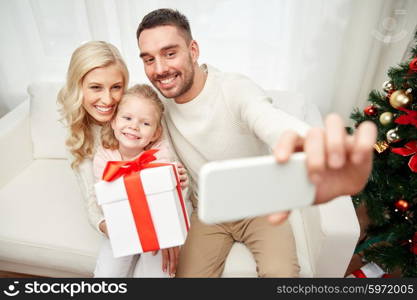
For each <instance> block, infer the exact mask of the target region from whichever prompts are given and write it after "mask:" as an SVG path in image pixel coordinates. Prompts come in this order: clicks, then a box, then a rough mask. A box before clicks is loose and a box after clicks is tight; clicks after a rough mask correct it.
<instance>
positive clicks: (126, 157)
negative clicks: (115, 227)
mask: <svg viewBox="0 0 417 300" xmlns="http://www.w3.org/2000/svg"><path fill="white" fill-rule="evenodd" d="M163 111H164V106H163V104H162V102H161V100H160V99H159V97H158V95H157V93H156V92H155V91H154V90H153V89H152V88H151V87H150V86H149V85H145V84H137V85H135V86H133V87H131V88H130V89H128V90H127V91H126V93H125V94H124V95H123V97H122V99H121V101H120V102H119V104H118V106H117V109H116V114H115V116H114V118H113V120H112V121H111V122H110V124H108V125H106V126H105V127H103V129H102V145H101V146H100V147H98V149H97V152H96V154H95V156H94V161H93V168H94V175H95V177H96V180H97V181H98V180H100V179H101V178H102V175H103V171H104V169H105V167H106V164H107V162H108V161H122V160H123V161H131V160H134V159H136V158H138V157H139V156H140V155H141V154H142V153H143V152H144V151H146V150H149V149H151V148H153V149H158V150H159V151H158V152H156V154H155V156H156V158H157V162H172V161H174V155H173V153H172V152H171V150H170V146H169V143H168V141H167V140H166V138H164V137H163V135H162V123H161V120H162V115H163ZM104 222H105V221H104ZM166 251H169V250H165V249H164V250H162V254H163V255H165V254H166V253H165V252H166ZM170 251H174V255H175V256H177V255H178V247H175V248H173V249H172V250H170ZM156 254H157V253H156V252H155V253H153V255H154V256H155V255H156ZM137 257H138V255H133V256H126V257H121V258H114V257H113V254H112V251H111V249H110V243H109V241H108V240H107V242H106V243H104V244H103V246H102V248H101V250H100V255H99V257H98V260H97V265H96V273H98V274H100V273H102V272H101V271H100V268H109V267H110V268H112V269H113V270H114V271H115V272H117V273H120V272H123V270H124V272H128V271H129V269H130V265H131V262H132V261H136V259H137ZM140 260H141V261H140V264H141V265H142V269H143V270H142V274H143V275H144V276H146V277H166V276H167V272H166V271H167V266H166V265H163V266H162V270H161V263H160V262H161V258H160V257H159V258H158V257H152V255H150V254H149V253H144V254H142V255H141V258H140ZM161 271H163V272H161ZM169 273H170V274H169V275H170V276H173V275H174V274H173V273H172V272H171V270H170V272H169Z"/></svg>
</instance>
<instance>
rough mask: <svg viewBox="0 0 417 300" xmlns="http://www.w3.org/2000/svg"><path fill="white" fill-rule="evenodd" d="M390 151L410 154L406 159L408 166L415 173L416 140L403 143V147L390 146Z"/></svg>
mask: <svg viewBox="0 0 417 300" xmlns="http://www.w3.org/2000/svg"><path fill="white" fill-rule="evenodd" d="M391 152H393V153H396V154H399V155H402V156H410V155H412V156H411V158H410V160H409V161H408V166H409V167H410V169H411V171H413V172H414V173H417V141H411V142H408V143H407V144H405V145H404V147H399V148H391Z"/></svg>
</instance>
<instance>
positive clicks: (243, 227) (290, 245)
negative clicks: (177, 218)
mask: <svg viewBox="0 0 417 300" xmlns="http://www.w3.org/2000/svg"><path fill="white" fill-rule="evenodd" d="M195 211H196V210H195ZM234 242H242V243H244V244H245V245H246V246H247V247H248V248H249V250H250V251H251V252H252V254H253V256H254V258H255V261H256V265H257V272H258V276H259V277H298V274H299V266H298V261H297V252H296V248H295V241H294V236H293V233H292V229H291V226H290V224H289V223H288V221H286V222H285V223H284V224H282V225H279V226H273V225H271V224H269V223H268V221H267V219H266V217H257V218H253V219H244V220H241V221H237V222H229V223H222V224H215V225H207V224H205V223H202V222H201V221H200V220H199V219H198V217H197V213H193V214H192V215H191V226H190V230H189V232H188V236H187V240H186V242H185V244H184V246H183V247H182V249H181V252H180V258H179V264H178V267H177V272H176V277H220V276H221V274H222V272H223V269H224V264H225V260H226V257H227V255H228V253H229V251H230V248H231V247H232V245H233V243H234Z"/></svg>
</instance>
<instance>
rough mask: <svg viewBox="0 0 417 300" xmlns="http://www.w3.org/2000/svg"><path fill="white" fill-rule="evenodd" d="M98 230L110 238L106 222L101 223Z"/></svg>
mask: <svg viewBox="0 0 417 300" xmlns="http://www.w3.org/2000/svg"><path fill="white" fill-rule="evenodd" d="M98 228H99V229H100V230H101V232H103V233H104V234H105V235H106V237H107V238H109V232H108V231H107V224H106V221H105V220H103V221H101V222H100V224H99V225H98Z"/></svg>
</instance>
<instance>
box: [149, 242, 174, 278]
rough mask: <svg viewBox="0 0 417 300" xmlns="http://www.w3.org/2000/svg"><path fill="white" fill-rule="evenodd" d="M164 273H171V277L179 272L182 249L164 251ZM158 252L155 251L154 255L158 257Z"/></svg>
mask: <svg viewBox="0 0 417 300" xmlns="http://www.w3.org/2000/svg"><path fill="white" fill-rule="evenodd" d="M161 251H162V271H163V272H167V271H168V272H169V276H170V277H174V276H175V272H176V271H177V264H178V256H179V253H180V247H172V248H167V249H162V250H161ZM157 253H158V251H153V252H152V254H153V255H156V254H157Z"/></svg>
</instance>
